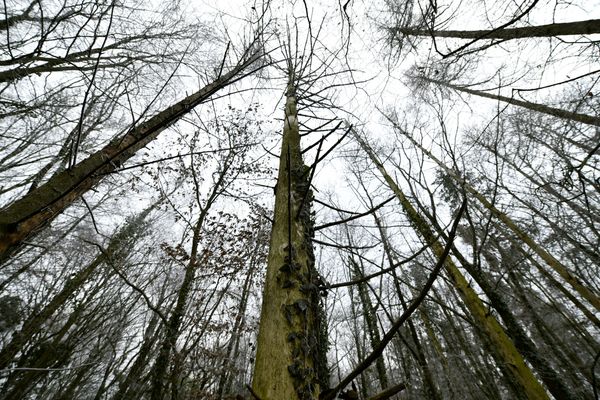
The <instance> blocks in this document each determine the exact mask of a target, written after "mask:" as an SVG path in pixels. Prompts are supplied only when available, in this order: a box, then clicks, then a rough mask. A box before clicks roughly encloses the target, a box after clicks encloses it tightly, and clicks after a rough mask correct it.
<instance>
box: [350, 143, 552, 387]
mask: <svg viewBox="0 0 600 400" xmlns="http://www.w3.org/2000/svg"><path fill="white" fill-rule="evenodd" d="M355 137H356V139H357V141H358V142H359V144H360V146H361V147H362V148H363V150H364V151H365V153H367V155H368V156H369V158H370V159H371V161H372V162H373V164H375V165H376V166H377V168H378V169H379V171H380V173H381V174H382V176H383V178H384V180H385V182H386V183H387V185H388V186H389V188H390V189H391V190H392V191H393V192H394V193H395V194H396V196H397V197H398V200H399V201H400V203H401V205H402V208H403V209H404V212H405V213H406V216H407V217H408V219H409V221H411V223H412V225H413V227H414V229H415V230H416V231H417V232H418V233H419V235H420V236H421V237H422V238H423V239H424V241H425V242H426V243H427V244H429V245H430V246H431V249H432V250H433V252H434V254H435V255H436V257H438V258H440V257H441V256H442V254H443V252H444V248H443V246H442V244H441V243H440V242H439V241H438V240H437V236H436V235H435V234H434V232H433V231H432V230H431V228H430V226H429V224H428V223H427V221H426V220H425V218H423V217H422V216H421V215H420V214H419V213H418V212H417V210H416V209H415V208H414V207H413V206H412V204H411V203H410V201H409V200H408V198H407V197H406V196H405V195H404V193H403V192H402V191H401V190H400V187H399V186H398V185H397V184H396V182H395V181H394V180H393V179H392V177H391V176H390V175H389V174H388V173H387V171H386V170H385V168H384V166H383V164H382V163H381V162H380V161H379V159H378V158H377V156H376V155H375V153H374V152H373V150H371V148H370V147H369V146H368V145H367V144H366V143H365V142H364V141H363V139H362V138H360V137H359V136H358V135H355ZM445 267H446V271H447V272H448V275H449V276H450V279H451V281H452V283H453V284H454V286H455V288H456V290H457V291H458V292H459V294H460V296H461V298H462V300H463V302H464V304H465V306H466V307H467V308H468V309H469V312H470V313H471V316H472V317H473V319H474V321H475V322H476V324H477V325H478V327H479V329H481V331H482V332H483V333H484V334H485V335H486V337H487V339H488V340H489V341H490V344H491V348H492V351H493V352H494V353H495V354H496V355H497V357H498V358H499V359H500V360H502V362H504V363H505V364H506V365H507V366H509V370H510V373H511V377H512V379H513V380H514V382H515V383H516V385H517V386H518V387H519V388H520V390H521V391H522V392H523V393H524V394H525V395H526V396H527V397H528V398H530V399H548V395H547V394H546V391H545V390H544V387H543V386H542V385H541V384H540V382H539V381H538V380H537V378H536V377H535V376H534V375H533V373H532V372H531V370H530V369H529V367H528V366H527V364H525V361H524V360H523V357H522V355H521V354H519V352H518V350H517V349H516V347H515V345H514V344H513V342H512V341H511V340H510V338H509V337H508V336H507V334H506V332H504V329H503V328H502V326H501V325H500V324H499V323H498V321H497V320H496V319H495V318H494V317H493V316H492V315H490V314H489V313H488V312H487V309H486V307H485V305H484V304H483V302H482V301H481V299H480V298H479V296H478V295H477V293H476V292H475V291H474V290H473V288H472V287H471V286H470V285H469V283H468V281H467V280H466V279H465V277H464V276H463V275H462V273H461V272H460V270H459V269H458V268H457V267H456V265H455V264H454V262H453V261H452V259H450V258H447V259H446V262H445Z"/></svg>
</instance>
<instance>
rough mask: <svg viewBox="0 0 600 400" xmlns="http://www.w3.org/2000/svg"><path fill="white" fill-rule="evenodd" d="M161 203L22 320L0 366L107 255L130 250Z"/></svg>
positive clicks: (0, 366)
mask: <svg viewBox="0 0 600 400" xmlns="http://www.w3.org/2000/svg"><path fill="white" fill-rule="evenodd" d="M158 204H159V202H156V203H154V204H153V205H152V206H150V207H148V208H147V209H146V210H144V211H142V212H141V213H140V214H139V215H137V216H136V217H135V218H133V219H132V220H131V221H130V222H129V223H128V224H127V225H125V226H124V227H123V228H121V229H120V230H119V232H118V233H116V234H115V235H114V236H113V237H112V238H111V240H110V242H109V244H108V246H107V248H106V251H105V252H103V253H101V254H99V255H98V256H96V258H95V259H94V260H93V261H92V262H91V263H89V264H88V265H87V266H86V267H85V268H83V269H81V270H79V271H78V272H77V273H75V274H74V276H73V277H71V278H70V279H69V280H68V281H67V282H66V283H65V285H64V287H63V288H62V289H61V290H60V292H58V293H57V294H56V295H55V296H54V297H53V298H52V299H51V300H50V301H49V302H48V304H46V306H44V308H42V309H41V310H40V311H39V312H37V313H35V314H33V315H31V316H30V317H29V318H28V319H27V321H25V322H24V323H23V326H22V328H21V330H20V331H19V332H18V333H16V334H15V335H14V336H13V337H12V339H11V341H10V342H9V343H8V344H7V345H6V346H4V347H3V348H2V351H0V369H3V368H6V367H7V366H8V365H10V363H11V362H12V361H13V360H14V357H15V356H16V355H17V354H18V353H19V352H20V351H21V350H22V349H23V347H24V346H25V345H26V344H27V342H28V341H29V340H30V339H31V338H32V337H33V336H34V335H35V334H37V333H38V332H39V331H40V329H42V326H43V324H44V323H45V322H46V321H47V320H48V319H49V318H50V317H52V315H54V313H55V312H56V311H57V310H58V309H59V308H60V307H62V306H63V305H64V304H65V303H66V302H67V301H68V300H69V298H70V297H71V296H72V295H73V293H75V292H76V291H77V290H79V289H80V288H81V287H82V286H83V285H84V283H86V282H87V281H88V279H89V278H90V277H91V276H92V275H93V273H94V272H95V271H96V269H97V268H98V267H99V266H100V265H102V264H103V263H104V262H106V257H107V256H108V257H111V259H112V258H114V259H116V260H118V259H120V258H122V257H124V256H125V253H124V251H126V250H128V246H129V245H130V242H131V240H132V238H133V237H135V235H136V234H137V233H138V232H136V231H137V229H139V228H140V226H141V224H142V222H143V221H144V219H145V218H146V217H147V216H148V214H149V213H150V212H151V211H152V209H154V208H155V207H156V206H157V205H158Z"/></svg>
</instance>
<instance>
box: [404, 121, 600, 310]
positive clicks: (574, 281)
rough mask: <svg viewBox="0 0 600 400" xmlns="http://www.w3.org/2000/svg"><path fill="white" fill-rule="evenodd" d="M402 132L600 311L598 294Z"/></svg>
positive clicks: (456, 173)
mask: <svg viewBox="0 0 600 400" xmlns="http://www.w3.org/2000/svg"><path fill="white" fill-rule="evenodd" d="M401 132H402V133H403V134H404V135H405V136H406V137H407V138H408V139H409V140H410V141H411V142H412V143H413V144H414V145H415V146H416V147H417V148H419V149H420V150H421V151H422V152H423V153H424V154H426V155H427V157H429V158H430V159H431V160H433V161H434V162H435V163H436V164H437V165H438V166H439V167H440V168H441V169H442V170H443V171H444V172H446V173H447V174H448V175H449V176H450V177H451V178H453V179H454V180H455V181H456V183H457V184H458V185H460V186H462V187H464V188H465V189H466V190H467V191H468V192H469V193H471V194H472V195H473V196H474V197H475V198H476V199H477V200H478V201H479V202H480V203H481V204H482V205H483V206H484V207H485V208H486V209H487V210H488V211H490V212H491V213H492V214H493V215H494V216H495V217H496V218H498V219H499V220H500V221H502V223H503V224H504V225H505V226H506V227H507V228H508V229H509V230H510V231H511V232H512V233H513V234H514V235H515V236H517V237H518V238H519V240H521V241H522V242H523V243H525V244H526V245H527V246H528V247H529V248H530V249H531V250H532V251H533V252H534V253H535V254H537V255H538V256H539V257H540V258H541V259H542V260H544V261H545V262H546V264H547V265H548V266H549V267H550V268H552V269H553V270H554V271H555V272H556V273H557V274H558V275H560V276H561V277H562V278H563V279H564V280H565V281H566V282H567V283H568V284H569V285H571V287H572V288H573V289H574V290H575V291H576V292H577V293H579V295H580V296H581V297H583V298H584V299H586V300H587V301H589V302H590V304H591V305H593V306H594V307H595V308H596V309H597V310H599V311H600V297H598V295H597V294H596V293H594V292H593V291H592V290H591V289H589V288H588V287H586V286H584V285H583V284H582V283H581V281H580V280H579V278H578V277H576V276H574V275H573V274H572V273H571V272H569V270H568V268H567V267H566V266H564V265H563V264H562V263H561V262H560V261H558V260H557V259H556V258H554V256H552V255H551V254H550V253H548V252H547V251H546V250H545V249H544V248H542V247H541V246H540V245H539V244H538V243H537V242H536V241H535V240H533V238H532V237H531V236H529V235H528V234H527V233H525V231H523V230H522V229H521V228H519V227H518V225H517V224H516V223H515V222H514V221H513V220H512V219H511V218H510V217H509V216H508V215H506V214H505V213H503V212H502V211H500V210H498V209H497V208H496V207H494V205H493V204H492V203H490V202H489V201H488V200H487V199H486V198H485V197H484V196H483V195H482V194H481V193H479V192H478V191H477V190H476V189H475V188H474V187H473V186H471V185H470V184H469V183H468V182H466V181H465V180H464V179H463V178H461V176H460V174H459V173H458V172H457V171H455V170H453V169H451V168H448V167H447V166H446V165H445V164H443V163H442V162H441V161H440V160H439V159H438V158H437V157H435V156H434V155H433V154H431V152H430V151H428V150H426V149H425V148H424V147H423V146H421V145H420V144H419V143H417V141H416V140H414V139H413V138H412V137H411V136H410V135H409V134H408V133H407V132H404V131H403V130H401Z"/></svg>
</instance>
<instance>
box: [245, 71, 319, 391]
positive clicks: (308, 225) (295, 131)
mask: <svg viewBox="0 0 600 400" xmlns="http://www.w3.org/2000/svg"><path fill="white" fill-rule="evenodd" d="M297 117H298V114H297V108H296V87H295V77H294V73H293V71H292V70H291V68H290V71H289V80H288V89H287V93H286V104H285V117H284V128H283V141H282V147H281V156H280V163H279V177H278V180H277V186H276V192H275V211H274V220H273V227H272V231H271V242H270V248H269V256H268V261H267V275H266V279H265V286H264V292H263V293H264V294H263V304H262V310H261V315H260V327H259V333H258V341H257V353H256V364H255V366H254V379H253V382H252V387H253V390H254V392H255V393H256V394H257V396H258V397H259V398H260V399H261V400H279V399H286V400H287V399H289V400H294V399H297V400H312V399H317V398H318V396H319V392H320V390H321V389H322V388H320V383H321V382H320V379H321V377H320V376H318V373H317V372H318V370H319V365H318V364H319V356H324V354H318V353H319V352H321V353H322V352H323V350H322V349H319V339H320V334H319V322H318V321H319V311H318V307H319V304H318V301H319V294H318V293H317V290H318V289H317V284H316V282H317V280H316V276H315V271H314V255H313V250H312V243H311V237H312V235H313V231H312V222H311V219H310V204H311V200H312V193H311V191H310V187H309V182H308V173H307V172H308V171H307V168H306V167H305V166H304V163H303V161H302V153H301V150H300V133H299V127H298V119H297Z"/></svg>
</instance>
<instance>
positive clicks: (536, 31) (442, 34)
mask: <svg viewBox="0 0 600 400" xmlns="http://www.w3.org/2000/svg"><path fill="white" fill-rule="evenodd" d="M394 30H395V31H396V32H399V33H402V34H404V35H410V36H434V37H436V38H456V39H504V40H510V39H522V38H533V37H552V36H568V35H591V34H594V33H600V19H591V20H587V21H575V22H561V23H555V24H546V25H538V26H524V27H520V28H504V29H499V30H494V29H484V30H475V31H460V30H428V29H415V28H403V27H400V28H394Z"/></svg>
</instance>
